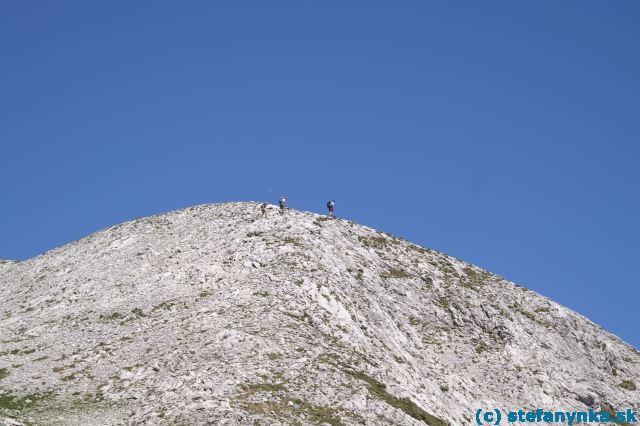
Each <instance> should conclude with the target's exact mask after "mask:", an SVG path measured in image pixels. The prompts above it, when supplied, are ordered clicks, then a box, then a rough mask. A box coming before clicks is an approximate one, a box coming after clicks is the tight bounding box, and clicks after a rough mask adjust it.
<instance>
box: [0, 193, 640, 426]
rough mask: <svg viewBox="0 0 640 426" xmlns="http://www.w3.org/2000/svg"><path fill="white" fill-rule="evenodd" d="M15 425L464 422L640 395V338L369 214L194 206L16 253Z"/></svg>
mask: <svg viewBox="0 0 640 426" xmlns="http://www.w3.org/2000/svg"><path fill="white" fill-rule="evenodd" d="M0 291H1V292H2V299H1V301H0V330H2V337H1V338H2V343H1V344H0V419H2V420H1V421H4V422H5V423H6V424H32V423H35V424H56V423H58V424H96V422H97V423H99V424H124V423H127V422H129V423H134V424H136V423H145V424H147V423H148V424H176V423H188V424H219V423H223V422H226V424H238V425H244V424H295V423H300V424H331V425H336V424H344V425H348V424H362V423H365V424H402V425H411V424H415V425H420V424H430V425H445V424H450V425H467V424H470V423H472V419H473V416H474V413H475V410H476V409H478V408H493V407H500V408H504V409H515V410H517V409H520V408H531V407H534V408H535V407H544V408H546V409H558V410H564V411H567V410H586V409H588V407H589V406H591V407H593V408H594V409H612V408H614V409H615V408H632V409H633V408H635V409H636V410H638V409H640V407H639V406H638V401H639V400H640V398H639V396H640V391H639V390H638V389H637V388H636V385H637V384H639V383H640V355H639V353H638V351H637V350H635V349H634V348H632V347H631V346H630V345H627V344H626V343H624V342H623V341H621V340H620V339H618V338H617V337H615V336H613V335H612V334H610V333H608V332H606V331H604V330H603V329H601V328H600V327H598V326H597V325H595V324H593V323H592V322H590V321H589V320H587V319H586V318H584V317H582V316H580V315H578V314H576V313H575V312H572V311H571V310H569V309H567V308H565V307H563V306H561V305H559V304H557V303H554V302H552V301H551V300H549V299H547V298H545V297H542V296H540V295H538V294H536V293H535V292H533V291H531V290H528V289H526V288H523V287H520V286H517V285H515V284H513V283H510V282H507V281H506V280H504V279H502V278H501V277H499V276H497V275H494V274H492V273H490V272H488V271H485V270H483V269H481V268H478V267H476V266H473V265H470V264H468V263H465V262H462V261H460V260H458V259H455V258H452V257H450V256H447V255H445V254H442V253H438V252H436V251H433V250H429V249H425V248H422V247H419V246H417V245H415V244H412V243H410V242H407V241H404V240H401V239H399V238H396V237H394V236H391V235H389V234H385V233H383V232H379V231H376V230H374V229H371V228H368V227H365V226H361V225H358V224H356V223H353V222H350V221H347V220H341V219H329V218H327V217H324V216H320V215H317V214H312V213H307V212H300V211H296V210H288V211H286V212H284V214H280V213H279V212H278V210H277V209H276V207H275V206H270V209H269V211H268V213H267V216H266V217H262V216H261V213H260V210H259V204H258V203H225V204H216V205H201V206H195V207H191V208H187V209H183V210H178V211H175V212H170V213H167V214H162V215H157V216H152V217H147V218H141V219H137V220H133V221H130V222H127V223H123V224H121V225H116V226H112V227H110V228H108V229H105V230H102V231H100V232H97V233H95V234H92V235H90V236H88V237H86V238H84V239H82V240H79V241H76V242H74V243H71V244H68V245H65V246H63V247H60V248H57V249H54V250H52V251H49V252H47V253H45V254H43V255H40V256H38V257H36V258H33V259H30V260H26V261H23V262H1V264H0Z"/></svg>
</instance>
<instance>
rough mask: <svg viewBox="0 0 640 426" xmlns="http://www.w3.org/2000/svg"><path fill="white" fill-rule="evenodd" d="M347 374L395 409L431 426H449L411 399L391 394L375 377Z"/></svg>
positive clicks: (349, 371)
mask: <svg viewBox="0 0 640 426" xmlns="http://www.w3.org/2000/svg"><path fill="white" fill-rule="evenodd" d="M345 372H346V373H348V374H349V375H351V376H352V377H354V378H356V379H358V380H361V381H363V382H365V383H366V384H367V389H368V390H369V393H370V394H371V395H372V396H374V397H376V398H378V399H381V400H383V401H385V402H386V403H387V404H389V405H391V406H392V407H394V408H397V409H399V410H402V411H403V412H405V413H406V414H407V415H409V416H411V417H413V418H414V419H416V420H420V421H422V422H424V423H425V424H427V425H429V426H449V423H448V422H447V421H445V420H442V419H441V418H439V417H436V416H434V415H433V414H430V413H428V412H426V411H424V410H423V409H422V408H420V407H419V406H418V405H416V404H415V403H414V402H413V401H411V400H410V399H409V398H398V397H397V396H394V395H392V394H390V393H389V392H387V390H386V387H387V386H386V385H385V384H384V383H381V382H379V381H377V380H376V379H374V378H373V377H370V376H368V375H366V374H365V373H363V372H360V371H354V370H349V369H347V370H345Z"/></svg>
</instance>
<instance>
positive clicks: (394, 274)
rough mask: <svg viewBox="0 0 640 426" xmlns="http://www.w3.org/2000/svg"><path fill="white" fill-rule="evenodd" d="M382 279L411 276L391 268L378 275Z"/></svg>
mask: <svg viewBox="0 0 640 426" xmlns="http://www.w3.org/2000/svg"><path fill="white" fill-rule="evenodd" d="M380 276H381V277H382V278H409V277H411V274H409V273H407V272H405V271H403V270H402V269H394V268H391V269H389V270H388V271H387V272H383V273H381V274H380Z"/></svg>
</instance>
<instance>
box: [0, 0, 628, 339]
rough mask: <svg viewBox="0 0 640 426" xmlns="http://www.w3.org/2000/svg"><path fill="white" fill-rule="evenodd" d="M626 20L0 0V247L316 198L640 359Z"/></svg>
mask: <svg viewBox="0 0 640 426" xmlns="http://www.w3.org/2000/svg"><path fill="white" fill-rule="evenodd" d="M639 22H640V2H637V1H615V2H602V1H562V2H558V1H539V2H538V1H536V2H511V1H494V2H477V1H469V2H449V1H440V2H423V1H415V2H412V1H403V2H392V1H388V2H375V1H349V2H344V1H322V2H320V1H314V2H312V1H287V2H285V1H270V2H264V1H256V2H244V1H234V2H212V1H172V2H166V1H155V0H154V1H108V2H97V1H93V2H87V1H65V0H58V1H55V2H52V1H22V0H13V1H12V0H4V1H2V2H1V3H0V182H1V183H2V192H1V195H0V257H1V258H13V259H25V258H29V257H32V256H35V255H37V254H39V253H41V252H44V251H46V250H49V249H51V248H54V247H56V246H59V245H61V244H64V243H67V242H70V241H72V240H76V239H78V238H81V237H83V236H85V235H87V234H89V233H91V232H94V231H97V230H99V229H101V228H104V227H106V226H109V225H112V224H115V223H119V222H123V221H126V220H129V219H133V218H135V217H139V216H146V215H150V214H154V213H159V212H164V211H168V210H173V209H177V208H180V207H186V206H190V205H194V204H199V203H208V202H222V201H231V200H268V201H272V202H275V201H276V199H277V197H278V196H279V195H280V194H286V195H287V196H288V197H289V202H290V205H291V206H292V207H294V208H300V209H305V210H315V211H318V212H324V210H325V202H326V200H327V199H328V198H329V197H331V198H335V200H336V202H337V213H338V215H342V216H347V217H348V218H350V219H353V220H355V221H357V222H360V223H363V224H366V225H370V226H373V227H376V228H379V229H382V230H385V231H388V232H391V233H394V234H397V235H400V236H402V237H405V238H407V239H409V240H411V241H414V242H417V243H419V244H421V245H423V246H426V247H430V248H434V249H437V250H440V251H444V252H446V253H448V254H451V255H453V256H456V257H458V258H461V259H464V260H466V261H469V262H472V263H475V264H477V265H480V266H482V267H484V268H487V269H489V270H491V271H493V272H496V273H498V274H500V275H502V276H504V277H506V278H508V279H510V280H513V281H516V282H518V283H521V284H523V285H525V286H527V287H529V288H532V289H534V290H536V291H538V292H539V293H541V294H543V295H545V296H548V297H550V298H552V299H554V300H556V301H558V302H560V303H562V304H564V305H567V306H569V307H571V308H573V309H575V310H576V311H578V312H580V313H582V314H584V315H586V316H587V317H589V318H591V319H593V320H594V321H595V322H597V323H599V324H601V325H602V326H603V327H605V328H607V329H609V330H611V331H612V332H614V333H615V334H617V335H619V336H621V337H622V338H624V339H625V340H627V341H628V342H630V343H632V344H634V345H635V346H636V347H640V327H639V323H640V321H639V320H638V300H639V299H640V290H639V284H640V282H639V278H638V276H639V275H638V264H639V259H640V249H639V248H638V247H639V242H638V237H640V232H639V231H640V225H639V222H638V218H639V217H640V211H639V210H640V201H639V190H638V184H639V183H640V172H639V160H640V158H639V157H640V155H639V154H640V147H639V146H638V145H639V142H640V81H639V80H640V77H639V76H640V25H639ZM270 191H271V192H270Z"/></svg>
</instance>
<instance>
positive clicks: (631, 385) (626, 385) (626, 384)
mask: <svg viewBox="0 0 640 426" xmlns="http://www.w3.org/2000/svg"><path fill="white" fill-rule="evenodd" d="M620 387H621V388H623V389H627V390H631V391H634V390H636V389H637V388H636V384H635V383H634V382H632V381H631V380H623V381H622V382H621V383H620Z"/></svg>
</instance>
